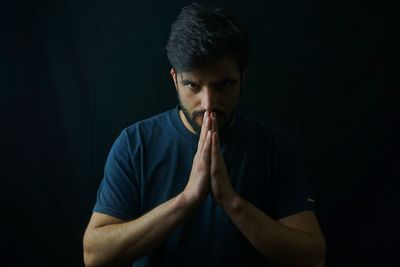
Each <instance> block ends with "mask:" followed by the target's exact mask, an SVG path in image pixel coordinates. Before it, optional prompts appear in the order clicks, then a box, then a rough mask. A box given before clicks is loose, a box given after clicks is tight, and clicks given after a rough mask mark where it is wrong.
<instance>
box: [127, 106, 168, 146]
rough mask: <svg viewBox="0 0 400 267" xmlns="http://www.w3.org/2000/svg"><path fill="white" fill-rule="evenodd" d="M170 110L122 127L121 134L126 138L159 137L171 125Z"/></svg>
mask: <svg viewBox="0 0 400 267" xmlns="http://www.w3.org/2000/svg"><path fill="white" fill-rule="evenodd" d="M171 112H172V110H167V111H164V112H162V113H159V114H157V115H155V116H152V117H149V118H146V119H143V120H140V121H137V122H135V123H133V124H131V125H130V126H128V127H126V128H124V129H123V130H122V132H121V135H124V136H125V137H126V138H127V139H129V140H131V139H140V140H142V139H149V138H150V139H153V138H158V137H161V136H162V135H163V134H164V132H165V131H168V130H169V129H170V127H171V119H170V116H171Z"/></svg>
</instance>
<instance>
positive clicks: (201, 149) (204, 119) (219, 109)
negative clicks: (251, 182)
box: [84, 56, 326, 266]
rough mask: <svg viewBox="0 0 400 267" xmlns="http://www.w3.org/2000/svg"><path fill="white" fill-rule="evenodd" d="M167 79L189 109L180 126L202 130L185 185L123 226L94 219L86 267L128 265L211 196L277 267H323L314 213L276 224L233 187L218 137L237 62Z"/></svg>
mask: <svg viewBox="0 0 400 267" xmlns="http://www.w3.org/2000/svg"><path fill="white" fill-rule="evenodd" d="M170 73H171V76H172V78H173V80H174V83H175V86H176V90H177V92H178V96H179V99H180V103H181V106H182V107H183V108H184V109H185V110H186V111H187V116H185V114H184V113H183V112H182V111H180V118H181V119H182V122H183V123H184V125H185V126H186V128H187V129H188V130H189V131H191V132H192V133H195V134H196V133H198V131H196V128H200V133H199V142H198V146H197V152H196V154H195V156H194V159H193V165H192V170H191V173H190V176H189V179H188V183H187V185H186V187H185V188H184V190H183V191H182V192H181V193H180V194H178V195H177V196H176V197H174V198H172V199H170V200H169V201H167V202H165V203H163V204H161V205H159V206H157V207H155V208H154V209H153V210H151V211H150V212H148V213H146V214H144V215H143V216H141V217H139V218H137V219H135V220H132V221H129V222H126V221H122V220H120V219H118V218H115V217H112V216H108V215H104V214H100V213H93V215H92V218H91V220H90V222H89V225H88V227H87V230H86V232H85V236H84V260H85V265H86V266H123V265H124V264H128V265H129V263H131V262H132V261H134V260H135V259H138V258H140V257H141V256H144V255H146V254H147V253H149V252H150V251H151V250H152V249H153V248H155V247H157V246H158V245H159V244H160V243H161V242H162V241H163V240H165V238H167V237H168V235H169V234H170V233H171V232H172V231H173V230H174V229H175V228H176V227H177V225H179V224H180V223H182V222H184V221H185V219H186V218H187V217H188V216H189V215H190V214H191V212H192V211H193V209H194V208H195V207H197V206H198V205H199V204H200V203H201V202H202V201H203V200H204V199H205V197H206V196H207V194H209V193H211V194H212V196H213V198H214V200H215V201H216V202H217V203H218V204H219V205H220V206H221V207H222V208H223V209H224V210H225V212H226V213H227V215H228V216H229V217H230V219H231V220H232V222H233V223H234V224H235V225H236V227H237V228H238V229H239V230H240V231H241V232H242V233H243V235H244V236H245V237H246V238H247V239H248V241H249V242H250V243H251V244H252V245H253V246H254V248H255V249H256V250H257V251H258V252H259V253H261V254H262V255H263V256H265V257H266V258H268V259H269V260H271V261H273V262H275V263H276V264H278V265H280V266H324V260H325V251H326V244H325V240H324V237H323V235H322V232H321V230H320V228H319V225H318V221H317V219H316V217H315V215H314V213H313V212H311V211H304V212H300V213H297V214H293V215H290V216H288V217H285V218H282V219H280V220H278V221H275V220H273V219H272V218H271V217H269V216H268V215H267V214H265V213H263V212H262V211H261V210H259V209H257V207H255V206H253V205H252V204H251V203H250V202H248V201H247V200H245V199H244V198H243V197H242V196H240V195H239V194H238V193H237V192H235V190H234V189H233V188H232V186H231V183H230V178H229V176H228V172H227V169H226V165H225V162H224V159H223V156H222V154H221V151H220V140H219V133H218V132H219V130H220V129H224V128H226V127H229V126H230V124H232V123H233V121H234V118H233V117H232V116H231V119H229V116H230V114H233V111H234V110H235V108H236V107H237V105H238V102H239V97H240V82H239V81H240V73H239V71H238V68H237V65H236V63H235V61H234V60H233V59H232V58H231V57H229V56H227V57H224V58H222V59H219V60H215V61H212V62H210V63H209V64H206V65H204V66H201V67H200V68H198V69H196V70H193V71H189V72H183V73H178V74H177V73H175V71H174V70H173V69H171V72H170ZM227 77H228V78H229V79H230V80H231V81H232V82H231V83H229V85H226V84H225V85H224V86H223V88H222V87H221V81H224V80H225V81H226V78H227ZM187 81H190V83H188V82H187ZM235 81H236V82H235ZM223 113H225V114H226V115H227V116H224V115H222V114H223ZM199 114H202V115H199ZM190 120H192V122H190ZM196 125H197V126H199V127H196Z"/></svg>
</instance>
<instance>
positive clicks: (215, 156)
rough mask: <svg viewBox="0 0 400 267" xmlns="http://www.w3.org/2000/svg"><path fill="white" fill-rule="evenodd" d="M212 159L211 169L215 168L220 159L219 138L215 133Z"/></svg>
mask: <svg viewBox="0 0 400 267" xmlns="http://www.w3.org/2000/svg"><path fill="white" fill-rule="evenodd" d="M211 153H212V159H211V167H213V165H214V164H217V163H218V159H219V154H220V152H219V138H218V132H214V133H213V135H212V151H211Z"/></svg>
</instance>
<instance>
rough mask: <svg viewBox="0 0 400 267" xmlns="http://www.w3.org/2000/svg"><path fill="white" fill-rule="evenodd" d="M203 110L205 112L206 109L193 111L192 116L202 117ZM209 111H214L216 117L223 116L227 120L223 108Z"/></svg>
mask: <svg viewBox="0 0 400 267" xmlns="http://www.w3.org/2000/svg"><path fill="white" fill-rule="evenodd" d="M204 112H206V110H197V111H193V112H192V118H193V119H195V118H197V117H203V116H204ZM211 112H214V113H215V114H216V115H217V118H224V120H227V118H228V114H227V113H226V112H225V111H223V110H220V109H214V110H212V111H211Z"/></svg>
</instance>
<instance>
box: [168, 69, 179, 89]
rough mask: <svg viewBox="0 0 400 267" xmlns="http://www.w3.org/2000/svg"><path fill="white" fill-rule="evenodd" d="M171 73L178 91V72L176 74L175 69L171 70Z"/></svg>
mask: <svg viewBox="0 0 400 267" xmlns="http://www.w3.org/2000/svg"><path fill="white" fill-rule="evenodd" d="M169 73H170V74H171V77H172V80H173V81H174V84H175V89H176V90H178V81H177V76H176V72H175V70H174V68H171V70H170V71H169Z"/></svg>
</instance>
